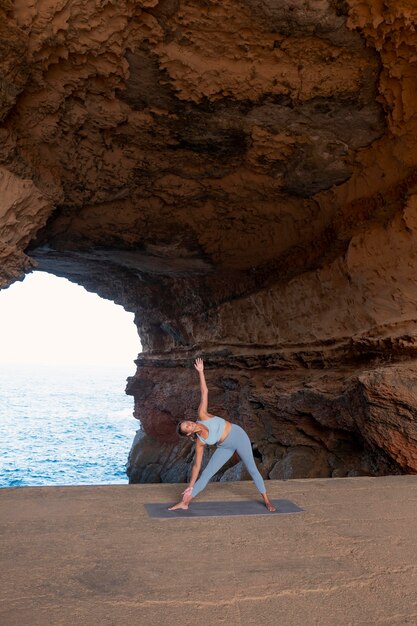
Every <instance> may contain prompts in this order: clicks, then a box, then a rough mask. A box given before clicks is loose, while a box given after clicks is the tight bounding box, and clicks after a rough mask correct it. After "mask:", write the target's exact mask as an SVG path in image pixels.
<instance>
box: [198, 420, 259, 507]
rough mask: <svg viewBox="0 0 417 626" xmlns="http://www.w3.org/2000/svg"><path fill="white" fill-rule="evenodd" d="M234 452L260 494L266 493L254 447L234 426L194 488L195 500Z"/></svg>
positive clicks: (244, 434)
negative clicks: (256, 461)
mask: <svg viewBox="0 0 417 626" xmlns="http://www.w3.org/2000/svg"><path fill="white" fill-rule="evenodd" d="M234 452H237V453H238V455H239V456H240V458H241V459H242V461H243V463H244V464H245V466H246V469H247V470H248V472H249V474H250V475H251V476H252V479H253V481H254V483H255V485H256V488H257V489H258V491H259V492H260V493H265V492H266V489H265V483H264V481H263V478H262V476H261V475H260V473H259V470H258V468H257V467H256V464H255V460H254V458H253V452H252V446H251V443H250V440H249V437H248V436H247V434H246V433H245V431H244V430H243V428H241V427H240V426H238V425H237V424H232V428H231V430H230V433H229V434H228V435H227V437H226V439H225V440H224V441H223V443H220V444H219V445H218V446H217V449H216V451H215V453H214V454H213V456H212V457H211V459H210V461H209V462H208V463H207V465H206V467H205V468H204V470H203V473H202V474H201V476H200V478H199V479H198V480H197V482H196V483H195V485H194V487H193V491H192V494H193V498H195V496H196V495H198V494H199V493H200V491H203V489H204V488H205V487H206V486H207V483H208V481H209V480H210V478H212V477H213V476H214V474H216V472H218V471H219V469H220V468H221V467H222V466H223V465H224V464H225V463H227V461H228V460H229V459H230V458H231V456H232V455H233V453H234Z"/></svg>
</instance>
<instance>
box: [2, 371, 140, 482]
mask: <svg viewBox="0 0 417 626" xmlns="http://www.w3.org/2000/svg"><path fill="white" fill-rule="evenodd" d="M133 372H134V365H133V363H132V365H131V366H130V365H127V366H126V367H105V366H98V367H97V366H92V367H91V368H90V367H88V366H85V365H83V366H82V367H80V368H75V367H70V366H53V367H51V366H45V365H42V366H41V365H39V366H33V365H0V487H17V486H40V485H85V484H89V485H93V484H117V483H121V484H123V483H125V484H126V483H127V482H128V479H127V476H126V462H127V457H128V454H129V450H130V446H131V444H132V441H133V438H134V436H135V433H136V431H137V430H138V428H139V422H138V421H137V420H136V419H134V418H133V417H132V412H133V398H132V397H131V396H127V395H126V394H125V393H124V389H125V386H126V377H127V376H130V375H132V374H133Z"/></svg>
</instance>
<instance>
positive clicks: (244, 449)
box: [169, 359, 276, 511]
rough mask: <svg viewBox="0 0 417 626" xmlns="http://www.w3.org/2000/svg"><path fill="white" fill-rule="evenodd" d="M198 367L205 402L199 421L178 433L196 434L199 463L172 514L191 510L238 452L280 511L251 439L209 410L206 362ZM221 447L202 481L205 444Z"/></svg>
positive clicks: (262, 491) (198, 361) (183, 424)
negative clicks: (255, 455) (194, 499)
mask: <svg viewBox="0 0 417 626" xmlns="http://www.w3.org/2000/svg"><path fill="white" fill-rule="evenodd" d="M194 367H195V368H196V370H197V371H198V374H199V377H200V391H201V401H200V406H199V407H198V418H199V419H198V420H197V422H192V421H189V420H185V421H182V422H180V423H179V424H178V427H177V432H178V434H179V435H182V436H186V437H190V436H194V435H196V436H197V437H198V441H197V443H196V450H195V461H194V465H193V469H192V472H191V480H190V484H189V486H188V488H187V489H186V490H185V491H184V492H183V498H182V500H181V502H178V504H176V505H175V506H172V507H170V509H169V510H170V511H175V510H176V509H188V505H189V504H190V502H191V500H192V499H193V498H195V497H196V496H197V495H198V494H199V493H200V491H202V490H203V489H204V488H205V486H206V485H207V483H208V482H209V480H210V478H212V477H213V476H214V474H216V472H218V471H219V469H220V468H221V467H222V466H223V465H224V464H225V463H227V461H228V460H229V459H230V458H231V456H232V455H233V453H234V452H237V453H238V455H239V456H240V458H241V459H242V461H243V463H244V464H245V466H246V469H247V470H248V472H249V474H250V475H251V476H252V479H253V480H254V482H255V485H256V487H257V489H258V491H259V492H260V494H261V495H262V498H263V501H264V503H265V506H266V508H267V509H268V511H276V509H275V507H274V505H273V504H272V503H271V502H270V500H269V498H268V496H267V495H266V490H265V484H264V481H263V478H262V476H261V475H260V473H259V470H258V468H257V467H256V464H255V460H254V458H253V453H252V446H251V443H250V441H249V437H248V436H247V434H246V433H245V431H244V430H243V428H241V427H240V426H238V425H237V424H231V423H230V422H228V421H226V420H224V419H223V418H222V417H218V416H217V415H211V413H208V411H207V404H208V389H207V385H206V379H205V377H204V364H203V359H196V361H195V363H194ZM214 444H216V445H217V449H216V451H215V453H214V454H213V456H212V457H211V459H210V461H209V462H208V464H207V466H206V467H205V469H204V471H203V473H202V474H201V476H200V478H199V479H198V480H197V477H198V475H199V473H200V469H201V461H202V459H203V452H204V446H205V445H214Z"/></svg>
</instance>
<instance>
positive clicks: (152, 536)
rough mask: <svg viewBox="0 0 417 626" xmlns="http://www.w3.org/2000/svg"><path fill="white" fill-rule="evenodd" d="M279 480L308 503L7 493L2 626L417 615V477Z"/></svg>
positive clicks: (237, 486)
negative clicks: (242, 507)
mask: <svg viewBox="0 0 417 626" xmlns="http://www.w3.org/2000/svg"><path fill="white" fill-rule="evenodd" d="M267 485H268V490H269V493H270V496H271V497H272V498H288V499H290V500H292V501H294V502H295V503H297V504H298V505H300V506H301V507H303V508H305V512H304V513H299V514H295V515H287V516H284V515H270V516H260V517H257V516H255V517H218V518H204V519H201V518H197V519H190V520H183V519H173V520H155V519H150V518H149V517H148V515H147V513H146V511H145V510H144V506H143V504H144V503H145V502H164V501H166V502H172V501H175V500H176V497H177V495H178V494H179V492H180V486H178V485H130V486H128V485H126V486H103V487H42V488H16V489H2V490H0V530H1V545H0V549H1V552H0V559H1V564H0V567H1V569H0V577H1V580H0V590H1V591H0V594H1V606H0V623H1V624H2V626H14V625H19V626H26V625H28V626H29V625H30V626H49V625H53V626H56V625H60V626H61V625H62V626H67V625H68V626H75V625H78V624H85V625H88V626H95V625H100V626H102V625H117V626H119V625H125V624H129V625H140V626H161V625H163V626H173V625H177V624H178V625H179V624H181V626H182V625H184V626H187V625H189V626H194V625H200V624H201V625H204V626H214V625H216V626H217V625H218V624H225V625H228V626H229V625H244V626H246V625H252V624H253V625H256V626H260V625H269V624H271V625H274V626H275V625H280V626H301V625H306V626H311V625H315V624H319V625H320V626H323V625H326V626H327V625H329V626H330V625H331V626H348V625H355V626H356V625H359V624H360V625H366V626H373V625H376V624H378V625H379V624H381V625H382V624H384V625H386V624H390V625H392V624H395V625H398V626H405V625H408V624H412V625H413V626H415V625H416V624H417V476H390V477H384V478H368V477H365V478H348V479H333V480H331V479H329V480H328V479H322V480H318V479H314V480H293V481H285V482H283V481H268V483H267ZM252 497H257V495H256V492H255V490H254V487H253V485H252V484H251V483H250V482H242V483H221V484H218V483H217V484H216V483H215V484H211V485H209V487H208V488H207V489H206V491H205V492H204V494H202V495H201V496H200V498H199V499H212V500H225V499H228V498H232V499H236V500H242V499H250V498H252Z"/></svg>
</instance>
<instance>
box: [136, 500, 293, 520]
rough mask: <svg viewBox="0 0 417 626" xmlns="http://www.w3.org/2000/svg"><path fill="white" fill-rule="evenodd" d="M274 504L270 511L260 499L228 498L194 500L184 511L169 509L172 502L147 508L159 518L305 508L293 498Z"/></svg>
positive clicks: (278, 511) (256, 513)
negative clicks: (295, 502)
mask: <svg viewBox="0 0 417 626" xmlns="http://www.w3.org/2000/svg"><path fill="white" fill-rule="evenodd" d="M271 502H272V503H273V505H274V506H275V507H276V508H277V509H278V510H277V511H275V512H273V513H270V512H269V511H268V509H267V508H266V507H265V505H264V504H263V502H260V501H259V500H227V501H225V502H222V501H220V502H219V501H214V502H193V503H192V504H190V507H189V508H188V509H187V510H186V511H184V510H181V509H178V510H176V511H168V507H169V506H172V505H173V504H174V503H172V504H169V503H168V504H167V503H166V502H164V503H159V502H158V503H154V504H145V509H146V511H147V513H148V515H149V517H158V518H159V519H173V518H178V517H182V518H189V517H226V516H230V515H283V514H284V515H285V514H288V513H301V512H302V511H304V509H301V508H300V507H299V506H297V505H296V504H294V502H291V500H271Z"/></svg>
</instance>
